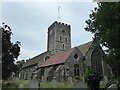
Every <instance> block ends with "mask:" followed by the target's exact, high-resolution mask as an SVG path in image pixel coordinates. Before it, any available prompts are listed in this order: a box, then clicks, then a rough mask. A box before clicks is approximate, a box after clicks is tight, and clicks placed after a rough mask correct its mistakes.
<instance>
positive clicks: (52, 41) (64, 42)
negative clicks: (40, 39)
mask: <svg viewBox="0 0 120 90" xmlns="http://www.w3.org/2000/svg"><path fill="white" fill-rule="evenodd" d="M70 48H71V29H70V25H68V24H64V23H61V22H57V21H55V22H54V23H53V24H52V25H51V26H50V27H49V28H48V44H47V51H50V52H51V55H55V54H56V53H59V52H63V51H65V50H67V49H70Z"/></svg>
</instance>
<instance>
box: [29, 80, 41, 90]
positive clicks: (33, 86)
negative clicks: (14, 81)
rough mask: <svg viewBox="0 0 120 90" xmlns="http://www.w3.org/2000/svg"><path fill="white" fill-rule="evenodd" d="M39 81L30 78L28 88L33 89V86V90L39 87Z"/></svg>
mask: <svg viewBox="0 0 120 90" xmlns="http://www.w3.org/2000/svg"><path fill="white" fill-rule="evenodd" d="M38 85H39V82H38V80H31V82H30V84H29V88H30V89H29V90H33V88H34V90H38V88H39V86H38Z"/></svg>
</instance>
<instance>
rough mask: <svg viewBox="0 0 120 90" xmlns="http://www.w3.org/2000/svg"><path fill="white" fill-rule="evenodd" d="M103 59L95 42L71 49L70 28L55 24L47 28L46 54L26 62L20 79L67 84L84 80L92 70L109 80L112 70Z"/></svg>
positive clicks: (101, 52)
mask: <svg viewBox="0 0 120 90" xmlns="http://www.w3.org/2000/svg"><path fill="white" fill-rule="evenodd" d="M104 57H105V53H104V51H103V50H102V48H101V46H100V44H99V43H98V42H97V40H95V39H93V41H89V42H87V43H84V44H82V45H79V46H76V47H73V48H71V26H70V25H68V24H65V23H61V22H57V21H55V22H54V23H53V24H52V25H51V26H50V27H49V28H48V42H47V51H45V52H43V53H41V54H39V55H37V56H35V57H33V58H31V59H29V60H27V62H26V63H25V64H24V65H23V66H22V71H21V72H20V74H19V78H20V79H34V78H38V79H40V80H46V81H51V80H53V79H55V80H57V81H64V80H68V78H73V79H74V77H76V76H80V77H82V76H83V74H84V72H85V70H86V68H87V67H89V66H90V67H92V68H94V69H96V70H97V71H98V72H100V73H101V74H103V75H104V76H107V77H108V78H110V77H111V76H112V72H111V68H110V67H109V66H108V65H107V64H106V63H105V62H104Z"/></svg>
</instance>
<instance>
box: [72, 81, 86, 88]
mask: <svg viewBox="0 0 120 90" xmlns="http://www.w3.org/2000/svg"><path fill="white" fill-rule="evenodd" d="M73 85H74V88H87V84H86V83H85V82H84V81H80V80H79V81H76V82H75V83H74V84H73Z"/></svg>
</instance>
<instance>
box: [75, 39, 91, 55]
mask: <svg viewBox="0 0 120 90" xmlns="http://www.w3.org/2000/svg"><path fill="white" fill-rule="evenodd" d="M92 43H93V41H90V42H87V43H84V44H82V45H79V46H77V48H78V49H79V50H80V52H81V53H82V54H83V55H85V54H86V53H87V51H88V49H89V47H90V46H91V45H92Z"/></svg>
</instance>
